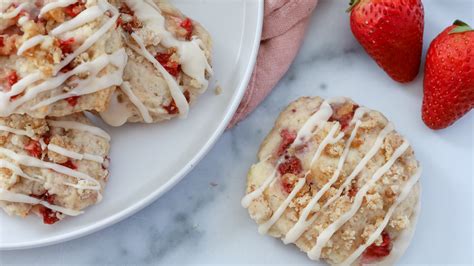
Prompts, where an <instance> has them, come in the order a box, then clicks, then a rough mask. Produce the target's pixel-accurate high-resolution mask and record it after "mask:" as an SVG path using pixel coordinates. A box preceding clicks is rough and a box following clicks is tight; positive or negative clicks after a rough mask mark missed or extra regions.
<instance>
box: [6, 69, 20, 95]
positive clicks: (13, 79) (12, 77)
mask: <svg viewBox="0 0 474 266" xmlns="http://www.w3.org/2000/svg"><path fill="white" fill-rule="evenodd" d="M18 80H19V78H18V74H17V73H16V71H12V72H11V73H10V74H8V76H7V83H8V87H7V89H8V90H10V89H11V87H12V86H13V85H15V84H16V83H17V82H18Z"/></svg>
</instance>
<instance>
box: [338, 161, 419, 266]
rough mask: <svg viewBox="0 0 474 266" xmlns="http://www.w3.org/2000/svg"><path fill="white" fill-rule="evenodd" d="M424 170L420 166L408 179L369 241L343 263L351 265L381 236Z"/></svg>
mask: <svg viewBox="0 0 474 266" xmlns="http://www.w3.org/2000/svg"><path fill="white" fill-rule="evenodd" d="M421 172H422V168H421V167H419V168H418V169H417V171H416V173H415V174H414V175H413V176H412V177H411V178H410V179H409V180H408V181H407V184H406V185H405V186H404V187H403V190H402V192H401V193H400V195H399V196H398V197H397V199H396V200H395V202H394V203H393V205H392V206H390V208H389V209H388V211H387V213H386V214H385V217H384V219H383V221H382V223H380V225H379V226H378V227H377V229H376V230H375V231H374V232H373V233H372V234H371V235H370V236H369V238H368V239H367V241H366V242H365V243H364V244H363V245H360V246H359V247H358V248H357V250H356V251H354V253H352V254H351V255H350V256H349V257H348V258H347V259H346V260H345V261H344V262H343V263H341V264H342V265H350V264H352V263H353V262H354V261H355V260H356V259H357V258H358V257H359V256H360V255H361V254H362V253H363V252H364V251H365V249H367V247H369V246H370V245H372V243H374V242H375V240H377V238H378V237H379V236H380V234H381V233H382V231H383V230H384V229H385V227H386V226H387V224H388V222H389V221H390V218H391V217H392V215H393V213H394V212H395V209H396V208H397V207H398V206H399V205H400V204H401V203H402V202H403V201H404V200H405V199H406V198H407V197H408V194H409V193H410V191H411V190H412V188H413V186H414V185H415V184H416V182H418V180H419V179H420V176H421Z"/></svg>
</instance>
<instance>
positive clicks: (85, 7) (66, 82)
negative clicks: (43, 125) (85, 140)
mask: <svg viewBox="0 0 474 266" xmlns="http://www.w3.org/2000/svg"><path fill="white" fill-rule="evenodd" d="M118 18H119V11H118V9H117V8H115V7H114V6H113V5H111V4H110V3H109V1H107V0H61V1H51V0H44V1H26V0H7V1H5V0H2V4H1V5H0V116H2V117H7V116H9V115H11V114H28V115H30V116H32V117H36V118H44V117H46V116H65V115H69V114H72V113H76V112H80V111H84V110H95V111H97V112H100V111H104V110H105V109H106V108H107V106H108V102H109V100H110V97H111V95H112V93H113V91H114V90H115V88H116V86H118V85H120V84H121V83H122V75H123V69H124V67H125V64H126V62H127V54H126V52H125V50H124V49H123V48H122V41H121V36H120V34H119V33H118V32H117V30H116V29H115V27H116V25H117V21H118Z"/></svg>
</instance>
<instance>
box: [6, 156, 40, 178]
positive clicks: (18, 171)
mask: <svg viewBox="0 0 474 266" xmlns="http://www.w3.org/2000/svg"><path fill="white" fill-rule="evenodd" d="M0 168H8V169H9V170H11V171H13V172H14V174H15V175H18V176H22V177H24V178H27V179H29V180H33V181H36V182H43V180H44V178H43V177H31V176H29V175H27V174H26V173H25V172H23V170H21V168H20V167H18V166H17V165H15V164H14V163H12V162H9V161H7V160H4V159H0Z"/></svg>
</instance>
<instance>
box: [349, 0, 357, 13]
mask: <svg viewBox="0 0 474 266" xmlns="http://www.w3.org/2000/svg"><path fill="white" fill-rule="evenodd" d="M359 2H360V0H351V1H350V2H349V8H347V9H346V12H347V13H349V12H351V11H352V9H354V7H355V6H356V5H357V4H358V3H359Z"/></svg>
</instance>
